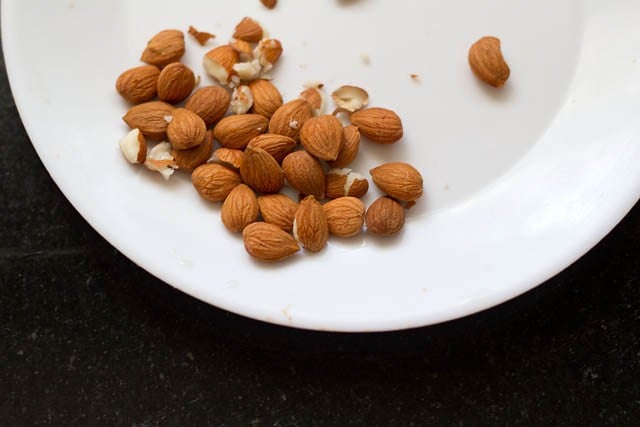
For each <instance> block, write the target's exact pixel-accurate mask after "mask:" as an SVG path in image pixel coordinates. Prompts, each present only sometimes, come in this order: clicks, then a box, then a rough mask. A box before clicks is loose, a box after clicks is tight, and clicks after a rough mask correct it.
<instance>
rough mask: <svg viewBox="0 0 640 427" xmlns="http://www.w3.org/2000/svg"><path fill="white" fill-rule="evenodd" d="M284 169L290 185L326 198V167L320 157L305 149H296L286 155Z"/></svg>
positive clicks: (302, 192) (283, 163)
mask: <svg viewBox="0 0 640 427" xmlns="http://www.w3.org/2000/svg"><path fill="white" fill-rule="evenodd" d="M282 169H283V170H284V175H285V177H286V178H287V181H288V182H289V185H291V186H292V187H293V188H295V189H296V190H297V191H299V192H300V193H301V194H304V195H305V196H306V195H312V196H315V197H316V198H317V199H319V200H322V199H323V198H324V192H325V176H324V169H323V168H322V164H321V163H320V161H319V160H318V159H316V158H315V157H313V156H312V155H310V154H309V153H307V152H306V151H304V150H301V151H296V152H294V153H291V154H289V155H288V156H287V157H285V159H284V161H283V162H282Z"/></svg>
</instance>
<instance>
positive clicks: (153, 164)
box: [144, 142, 178, 180]
mask: <svg viewBox="0 0 640 427" xmlns="http://www.w3.org/2000/svg"><path fill="white" fill-rule="evenodd" d="M172 151H173V149H172V148H171V144H169V143H168V142H161V143H160V144H158V145H156V146H155V147H153V148H152V149H151V150H149V152H148V153H147V159H146V160H145V162H144V165H145V166H146V167H147V168H148V169H150V170H152V171H155V172H159V173H160V174H161V175H162V177H163V178H164V179H166V180H168V179H169V178H171V175H173V172H175V170H176V169H178V165H177V164H176V162H175V159H174V158H173V154H172Z"/></svg>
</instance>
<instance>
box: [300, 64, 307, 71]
mask: <svg viewBox="0 0 640 427" xmlns="http://www.w3.org/2000/svg"><path fill="white" fill-rule="evenodd" d="M298 67H300V68H301V69H303V70H305V69H306V68H307V64H298Z"/></svg>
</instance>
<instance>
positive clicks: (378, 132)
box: [349, 108, 404, 144]
mask: <svg viewBox="0 0 640 427" xmlns="http://www.w3.org/2000/svg"><path fill="white" fill-rule="evenodd" d="M349 118H350V120H351V124H352V125H354V126H356V127H358V129H359V130H360V133H361V134H362V135H364V136H366V137H367V138H369V139H370V140H371V141H373V142H375V143H377V144H395V143H396V142H398V141H400V140H401V139H402V137H403V135H404V129H403V127H402V120H401V119H400V117H399V116H398V115H397V114H396V113H395V112H394V111H391V110H388V109H386V108H365V109H364V110H360V111H356V112H355V113H353V114H351V116H349Z"/></svg>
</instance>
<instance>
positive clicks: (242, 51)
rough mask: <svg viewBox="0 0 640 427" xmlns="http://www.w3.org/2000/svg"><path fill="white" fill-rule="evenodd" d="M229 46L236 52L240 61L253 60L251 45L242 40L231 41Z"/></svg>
mask: <svg viewBox="0 0 640 427" xmlns="http://www.w3.org/2000/svg"><path fill="white" fill-rule="evenodd" d="M229 46H231V47H232V48H234V49H235V50H236V52H238V55H240V60H241V61H245V62H248V61H251V60H252V59H253V48H252V47H251V43H249V42H246V41H244V40H233V41H232V42H230V43H229Z"/></svg>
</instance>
